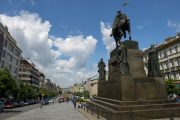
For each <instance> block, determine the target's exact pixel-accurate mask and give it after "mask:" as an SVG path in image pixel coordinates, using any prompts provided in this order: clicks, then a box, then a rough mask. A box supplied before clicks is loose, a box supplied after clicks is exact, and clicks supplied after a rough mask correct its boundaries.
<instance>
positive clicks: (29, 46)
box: [0, 11, 97, 86]
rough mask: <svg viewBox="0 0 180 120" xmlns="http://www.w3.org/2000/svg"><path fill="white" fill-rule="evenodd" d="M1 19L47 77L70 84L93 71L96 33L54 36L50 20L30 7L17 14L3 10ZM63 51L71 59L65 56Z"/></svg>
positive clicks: (24, 54) (60, 82)
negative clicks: (90, 59)
mask: <svg viewBox="0 0 180 120" xmlns="http://www.w3.org/2000/svg"><path fill="white" fill-rule="evenodd" d="M0 22H2V23H3V24H4V25H7V26H8V28H9V32H10V33H11V35H12V36H13V37H14V38H15V40H16V41H17V44H18V45H19V46H20V48H21V49H22V51H23V56H25V57H29V58H30V61H32V62H33V63H35V64H36V65H37V67H38V68H39V69H40V70H41V71H42V72H44V73H45V75H46V78H50V79H51V80H52V81H55V82H56V83H59V84H60V85H63V86H68V85H71V84H73V83H75V82H79V81H81V80H83V79H86V77H90V76H89V75H92V74H91V70H89V69H87V68H86V67H87V62H88V58H89V56H90V55H91V54H92V53H93V52H94V51H95V48H96V42H97V40H96V39H95V38H94V37H93V36H91V35H89V36H83V35H77V36H68V37H67V38H62V37H59V36H58V37H56V36H53V37H50V36H52V35H49V31H50V29H51V26H52V25H51V24H50V22H49V21H44V20H42V19H41V17H40V16H39V15H38V14H36V13H30V12H27V11H21V12H20V13H19V14H18V15H15V16H8V15H6V14H0ZM54 47H56V49H54ZM63 55H64V56H68V59H66V60H64V59H62V56H63ZM92 73H93V72H92Z"/></svg>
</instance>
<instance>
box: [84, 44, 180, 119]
mask: <svg viewBox="0 0 180 120" xmlns="http://www.w3.org/2000/svg"><path fill="white" fill-rule="evenodd" d="M124 45H125V46H126V48H127V49H126V48H125V49H124V51H123V47H120V48H116V49H114V50H113V51H112V52H111V53H110V59H109V62H108V66H109V76H108V80H107V81H106V80H99V82H98V97H96V98H95V100H94V101H93V102H92V101H88V102H87V109H90V110H91V111H93V112H94V113H96V114H99V115H101V116H103V117H104V118H106V119H107V120H148V119H159V118H172V117H177V116H180V104H178V103H175V101H173V100H168V99H167V93H166V88H165V83H164V79H163V78H161V77H147V75H146V74H145V71H144V62H143V52H142V51H141V50H138V43H137V42H136V41H126V42H125V43H124ZM118 50H119V51H118ZM126 50H127V53H126V55H127V61H125V62H124V61H120V60H121V59H119V57H122V56H121V53H122V52H123V55H124V53H125V52H126ZM126 55H124V56H126ZM124 56H123V57H124ZM121 62H122V64H125V65H127V66H128V70H129V72H128V73H126V74H122V71H121V70H122V69H120V68H121V67H120V66H121ZM123 62H124V63H123Z"/></svg>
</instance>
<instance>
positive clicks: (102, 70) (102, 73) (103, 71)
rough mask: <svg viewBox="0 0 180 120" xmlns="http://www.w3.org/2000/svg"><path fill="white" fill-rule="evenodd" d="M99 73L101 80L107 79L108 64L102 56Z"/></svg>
mask: <svg viewBox="0 0 180 120" xmlns="http://www.w3.org/2000/svg"><path fill="white" fill-rule="evenodd" d="M98 67H99V69H98V73H99V80H106V69H105V67H106V65H105V63H104V61H103V59H102V58H101V59H100V61H99V63H98Z"/></svg>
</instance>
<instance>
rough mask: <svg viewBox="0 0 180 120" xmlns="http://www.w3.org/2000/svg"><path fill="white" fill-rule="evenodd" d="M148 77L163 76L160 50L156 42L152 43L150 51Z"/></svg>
mask: <svg viewBox="0 0 180 120" xmlns="http://www.w3.org/2000/svg"><path fill="white" fill-rule="evenodd" d="M148 77H162V74H161V71H160V68H159V60H158V52H157V50H156V49H155V47H154V44H152V45H151V48H150V49H149V51H148Z"/></svg>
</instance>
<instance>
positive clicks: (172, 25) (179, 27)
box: [167, 20, 180, 32]
mask: <svg viewBox="0 0 180 120" xmlns="http://www.w3.org/2000/svg"><path fill="white" fill-rule="evenodd" d="M167 25H168V27H170V28H175V29H176V32H180V22H172V21H171V20H168V22H167Z"/></svg>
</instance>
